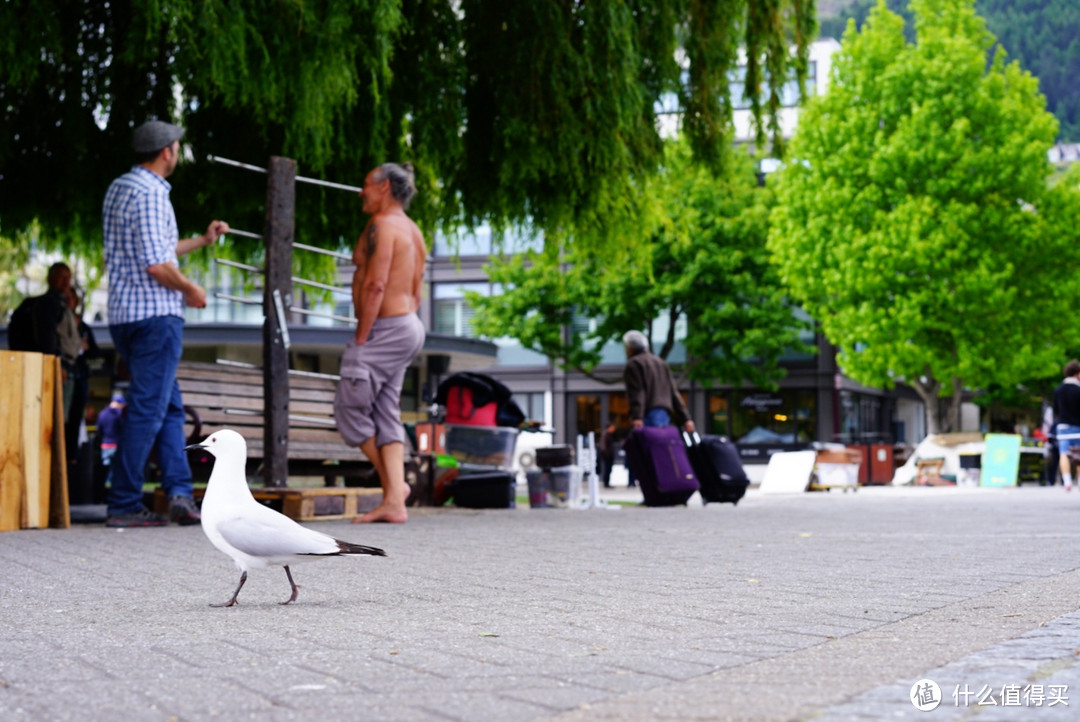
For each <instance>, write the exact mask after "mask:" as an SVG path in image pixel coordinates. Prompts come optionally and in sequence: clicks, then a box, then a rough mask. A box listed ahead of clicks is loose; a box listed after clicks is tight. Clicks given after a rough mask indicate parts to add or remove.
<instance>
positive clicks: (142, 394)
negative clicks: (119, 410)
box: [109, 316, 192, 516]
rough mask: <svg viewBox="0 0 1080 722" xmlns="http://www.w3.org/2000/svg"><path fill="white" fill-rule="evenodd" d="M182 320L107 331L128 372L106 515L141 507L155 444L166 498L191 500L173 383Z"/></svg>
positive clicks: (147, 321)
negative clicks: (121, 425)
mask: <svg viewBox="0 0 1080 722" xmlns="http://www.w3.org/2000/svg"><path fill="white" fill-rule="evenodd" d="M183 331H184V319H182V318H180V317H179V316H155V317H154V318H148V319H145V320H142V321H135V322H132V323H121V324H116V325H110V326H109V332H110V333H111V334H112V339H113V343H114V344H115V345H116V350H117V352H118V353H119V354H120V355H121V356H122V357H123V358H124V360H125V361H127V365H128V368H129V369H130V370H131V386H130V387H129V388H128V391H127V409H125V412H126V419H125V421H124V426H123V429H121V431H120V440H119V441H118V443H117V449H116V455H115V456H113V459H112V465H111V466H112V468H111V472H112V486H111V487H110V489H109V515H110V516H116V515H119V514H133V513H135V512H138V511H139V510H141V509H142V508H143V502H142V498H143V482H144V481H145V469H146V461H147V459H148V458H149V457H150V451H151V449H153V447H154V444H155V443H156V444H157V454H158V466H159V468H160V469H161V486H162V488H163V489H164V491H165V494H166V495H167V496H169V497H173V496H191V492H192V485H191V467H190V466H189V465H188V460H187V452H185V451H184V446H185V445H186V441H185V440H184V402H183V400H182V399H181V398H180V385H179V384H177V383H176V368H177V366H178V365H179V364H180V352H181V350H182V346H183V340H182V339H183Z"/></svg>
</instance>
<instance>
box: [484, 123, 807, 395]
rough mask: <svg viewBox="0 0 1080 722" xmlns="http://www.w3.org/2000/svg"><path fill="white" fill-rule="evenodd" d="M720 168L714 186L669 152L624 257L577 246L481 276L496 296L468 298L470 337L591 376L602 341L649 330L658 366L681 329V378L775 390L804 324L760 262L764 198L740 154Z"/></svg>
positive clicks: (686, 156)
mask: <svg viewBox="0 0 1080 722" xmlns="http://www.w3.org/2000/svg"><path fill="white" fill-rule="evenodd" d="M724 166H725V167H726V168H728V171H727V172H726V173H725V174H724V175H723V176H720V177H717V176H714V175H713V174H712V173H711V172H709V170H708V169H706V168H705V167H704V166H702V165H700V164H695V162H694V161H693V159H692V157H691V153H690V151H689V148H688V147H687V146H686V144H684V143H677V144H671V145H670V147H669V148H668V151H667V154H666V162H665V163H664V166H663V170H662V171H661V173H660V174H659V176H658V177H657V178H655V179H653V180H652V181H651V182H650V184H649V186H648V187H647V188H645V189H644V192H643V193H641V197H642V198H643V199H646V200H644V201H643V204H645V205H647V206H648V209H647V210H646V211H645V212H643V213H642V215H641V219H642V224H643V225H642V226H641V227H639V228H638V229H637V235H635V236H628V237H626V238H625V239H624V242H625V249H626V253H625V255H623V256H621V257H619V258H617V259H615V258H612V257H610V256H599V255H596V254H595V253H593V252H591V251H590V250H589V249H588V247H587V244H585V245H584V246H581V247H569V248H566V249H564V250H563V251H562V252H561V253H560V252H559V251H558V250H557V246H556V244H551V243H549V244H547V245H546V247H545V249H544V251H543V252H541V253H529V254H522V255H518V256H514V257H511V258H509V259H504V260H501V261H495V262H493V264H492V265H491V266H490V267H489V269H488V272H489V274H490V277H491V279H492V281H494V282H495V283H499V284H504V289H503V291H502V293H501V294H500V295H495V296H489V297H482V296H479V295H476V294H473V295H470V297H469V300H470V303H472V304H473V305H474V306H475V308H476V315H475V317H474V327H475V329H476V330H477V331H478V332H479V333H481V334H483V335H486V336H489V337H500V336H511V337H513V338H516V339H517V340H518V341H520V342H521V343H522V345H524V346H525V347H526V348H530V349H532V350H535V351H539V352H541V353H544V354H546V355H547V356H549V357H550V358H553V359H556V360H557V361H558V362H559V363H560V364H562V365H563V366H565V367H569V368H575V369H578V370H581V371H584V372H586V373H590V374H591V373H592V372H593V369H594V367H595V366H596V365H597V364H598V363H599V362H600V360H601V351H602V349H603V346H604V345H605V344H606V343H609V342H613V341H614V342H619V341H620V340H621V338H622V335H623V334H624V333H625V332H626V331H629V330H631V329H639V330H643V331H648V330H650V329H648V328H647V327H646V325H647V324H651V323H652V322H654V321H662V322H663V325H664V326H666V328H667V337H666V340H665V342H664V343H663V345H662V347H661V348H659V349H656V352H657V354H658V355H660V356H661V357H664V358H667V357H668V355H669V354H670V352H671V350H672V349H673V348H674V346H675V344H676V340H677V339H676V329H677V328H679V327H680V325H681V324H680V320H683V319H684V320H685V328H686V333H687V335H686V338H685V339H684V340H683V343H684V344H685V348H686V355H687V364H686V366H685V369H684V373H685V374H686V375H688V376H690V377H692V378H695V379H698V380H701V381H721V382H728V383H736V384H737V383H741V382H743V381H746V382H749V383H751V384H754V385H759V386H771V385H774V384H775V383H776V381H777V380H778V379H779V378H780V377H781V376H782V375H783V370H782V369H781V368H780V367H779V364H778V359H779V357H780V356H781V354H783V353H784V352H786V351H792V350H800V351H808V350H809V348H808V347H805V346H804V345H803V344H802V343H801V342H800V340H799V331H800V330H802V329H804V327H805V326H804V325H803V324H801V323H800V322H799V321H797V320H796V318H795V316H794V315H793V309H792V307H791V306H790V304H788V303H787V301H786V299H785V298H784V297H783V295H782V294H781V293H779V292H778V291H777V288H778V283H777V282H776V277H775V275H774V273H773V272H772V270H771V268H770V266H769V263H768V257H767V254H766V251H765V239H766V235H767V230H768V213H769V206H770V202H769V197H770V193H769V191H768V190H767V189H764V188H759V187H758V186H757V178H756V176H755V173H754V168H753V164H752V163H751V160H750V158H749V157H747V156H746V155H745V154H738V153H732V157H731V158H729V159H726V160H725V162H724ZM564 329H569V332H566V331H564ZM648 335H650V336H652V334H651V333H649V334H648ZM605 380H609V381H614V380H618V379H605Z"/></svg>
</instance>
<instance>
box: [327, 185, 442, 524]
mask: <svg viewBox="0 0 1080 722" xmlns="http://www.w3.org/2000/svg"><path fill="white" fill-rule="evenodd" d="M415 193H416V186H415V185H414V183H413V171H412V166H411V165H409V164H405V165H398V164H396V163H384V164H382V165H380V166H379V167H378V168H376V169H375V170H373V171H371V172H370V173H368V174H367V177H366V178H365V179H364V189H363V190H362V191H361V192H360V196H361V197H362V198H363V199H364V207H363V210H364V213H367V214H368V215H370V216H371V220H369V221H368V224H367V226H366V227H365V228H364V231H363V233H361V234H360V238H359V240H358V241H357V243H356V249H355V250H354V251H353V263H354V264H355V265H356V272H355V274H354V275H353V283H352V295H353V307H354V308H355V309H356V337H355V338H353V339H352V340H350V341H349V343H348V344H347V345H346V347H345V353H344V355H343V356H342V359H341V383H340V384H338V390H337V396H336V398H335V399H334V414H335V418H336V419H337V425H338V431H339V432H340V433H341V436H342V438H344V439H345V442H346V443H348V444H351V445H353V446H359V447H360V449H361V450H362V451H363V452H364V454H365V455H366V456H367V457H368V458H369V459H371V462H372V464H374V465H375V471H376V472H378V474H379V483H380V484H382V490H383V500H382V503H381V504H379V506H377V507H376V508H374V509H372V510H371V511H369V512H368V513H366V514H364V515H363V516H360V517H357V518H356V519H353V521H354V522H374V521H383V522H399V523H400V522H404V521H405V520H406V519H408V517H409V514H408V512H407V511H406V509H405V501H406V499H408V496H409V485H408V484H407V483H405V444H404V442H405V428H404V427H403V426H402V424H401V386H402V383H403V382H404V380H405V371H406V369H408V367H409V364H410V363H412V360H413V358H415V357H416V354H417V353H419V352H420V349H421V348H422V347H423V345H424V324H423V323H422V322H421V321H420V317H419V316H417V314H416V312H417V311H418V310H419V308H420V289H421V284H422V281H423V274H424V263H425V261H426V259H427V247H426V246H425V245H424V237H423V235H422V234H421V233H420V229H419V228H417V227H416V224H415V223H413V222H412V220H411V219H410V218H409V217H408V216H406V215H405V209H407V208H408V207H409V201H410V200H412V197H413V195H414V194H415Z"/></svg>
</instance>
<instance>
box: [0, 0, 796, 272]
mask: <svg viewBox="0 0 1080 722" xmlns="http://www.w3.org/2000/svg"><path fill="white" fill-rule="evenodd" d="M813 15H814V10H813V3H812V0H724V2H704V0H596V1H593V0H590V1H589V2H580V1H575V2H568V1H567V0H519V1H516V2H504V1H503V0H306V1H305V2H292V1H287V0H240V1H239V2H225V0H172V1H171V2H168V3H162V2H156V1H155V2H136V1H135V0H110V1H109V2H107V3H105V2H100V1H99V0H40V1H37V0H36V1H35V2H30V0H8V1H7V2H4V3H0V69H2V72H0V124H2V125H3V127H4V129H5V133H4V134H2V135H0V222H2V227H3V229H4V232H5V233H8V234H9V235H12V234H13V233H14V231H15V230H17V229H21V228H25V227H27V226H28V224H29V223H30V222H31V221H33V219H35V218H36V219H39V221H40V223H41V225H42V229H43V236H44V239H45V243H46V244H48V245H49V247H50V248H53V247H55V248H64V249H68V248H70V249H73V250H79V251H82V252H85V251H87V250H88V249H91V248H93V247H95V246H98V245H100V234H101V231H100V228H99V227H98V226H99V223H100V205H101V200H102V197H103V195H104V191H105V189H106V187H107V186H108V184H109V182H110V181H111V180H112V179H113V178H114V177H116V176H117V175H119V174H121V173H122V172H124V171H125V170H126V169H127V167H128V166H129V164H130V162H131V158H130V152H129V149H130V138H131V131H132V129H133V128H134V127H135V126H136V125H137V124H139V123H141V122H142V121H144V120H146V119H148V118H151V117H157V118H161V119H168V120H173V121H177V122H181V123H182V124H183V125H184V127H185V128H186V129H187V136H186V139H185V143H186V147H187V149H188V151H189V152H190V158H189V159H188V160H187V162H186V163H185V164H182V165H181V167H180V169H178V171H177V173H176V175H175V176H174V178H173V179H172V180H173V181H174V189H173V200H174V205H175V206H176V209H177V216H178V221H179V224H180V227H181V229H182V232H184V233H188V232H191V233H197V232H200V231H201V230H203V229H204V228H205V225H206V223H207V222H208V221H209V220H210V219H211V218H224V219H226V220H228V221H230V223H232V224H233V226H234V227H237V228H241V229H244V230H249V231H255V232H258V231H260V230H261V229H262V226H263V219H264V217H265V182H264V179H263V178H262V177H260V176H258V175H255V174H252V173H249V172H246V171H240V170H236V169H232V168H227V167H224V166H221V165H215V164H212V163H210V162H209V161H208V156H210V155H218V156H223V157H226V158H232V159H235V160H239V161H243V162H246V163H250V164H253V165H257V166H263V167H265V166H266V165H267V159H268V157H269V156H271V155H283V156H288V157H292V158H296V159H297V161H298V164H299V171H300V174H301V175H305V176H316V177H323V178H326V179H329V180H334V181H338V182H342V183H349V184H352V185H359V184H360V181H361V179H362V178H363V176H364V174H365V173H366V171H367V170H368V169H370V168H371V167H373V166H374V165H376V164H377V163H380V162H383V161H385V160H409V161H412V162H413V163H414V165H415V166H416V168H417V185H418V188H419V191H420V194H419V197H418V199H417V202H416V204H415V206H414V208H413V215H414V217H416V218H417V220H418V222H419V223H420V224H421V226H422V227H423V228H424V229H425V230H427V231H429V232H430V231H433V230H434V229H435V227H436V226H438V225H442V226H444V227H456V226H458V225H459V224H460V223H461V222H462V221H464V222H466V223H473V222H476V221H478V220H480V219H486V220H489V221H491V222H492V223H493V224H494V225H496V226H505V225H507V224H509V223H535V224H536V225H537V226H538V227H540V228H542V229H543V230H544V231H545V232H546V233H550V234H553V235H560V234H561V235H563V236H565V237H569V236H570V235H573V236H575V237H580V238H586V239H590V242H597V243H600V242H609V243H610V242H611V241H612V240H613V239H617V237H618V233H619V232H621V229H623V228H625V226H626V224H627V222H628V219H630V218H632V217H633V216H634V215H635V213H636V211H635V209H634V207H633V206H634V202H633V200H632V199H633V198H634V196H635V195H636V194H637V193H639V192H640V189H641V188H642V187H643V186H644V184H645V183H646V182H647V179H648V177H649V176H650V175H651V174H652V173H654V172H655V170H656V168H657V166H658V164H659V163H660V161H661V158H662V152H661V144H660V141H659V138H658V133H657V129H656V123H655V119H654V106H655V103H656V101H657V100H658V98H660V97H661V95H662V94H664V93H671V92H677V91H678V89H679V85H680V72H681V69H680V66H679V64H678V62H677V61H676V52H675V51H676V48H677V47H678V45H679V42H678V41H679V39H680V34H681V35H683V36H684V39H685V40H686V42H685V47H686V58H687V62H688V64H689V75H690V77H691V79H692V84H691V86H690V87H689V89H688V90H687V92H686V93H684V94H683V97H684V100H685V101H686V103H687V113H688V115H687V117H688V122H687V133H688V135H689V137H690V139H691V144H692V147H693V148H694V150H695V154H696V155H697V156H698V157H699V158H705V159H708V160H710V162H712V163H713V164H714V166H715V164H716V163H718V162H719V161H720V159H722V157H723V156H722V153H721V152H720V151H719V148H721V147H722V146H723V145H724V144H725V140H724V139H725V131H726V127H727V125H728V123H729V121H730V106H729V104H727V103H726V101H723V100H722V99H723V98H725V97H726V94H727V73H726V71H727V70H728V69H729V67H730V66H731V65H732V64H733V63H734V62H735V53H734V48H735V47H736V46H737V44H738V43H739V42H740V41H742V42H743V43H744V44H745V45H746V46H747V47H748V48H750V49H751V51H752V52H751V62H752V63H763V64H765V65H766V66H767V67H768V68H769V70H770V72H769V73H768V74H766V75H767V80H764V81H762V82H763V83H764V84H766V85H776V86H777V88H779V87H780V85H781V84H782V82H783V80H784V79H785V78H787V77H788V73H787V72H786V65H787V63H789V62H792V63H795V65H796V67H797V68H799V69H802V68H804V67H805V63H804V61H805V57H806V41H807V39H808V37H809V33H808V29H809V28H810V27H811V26H812V23H813ZM789 42H794V43H795V44H796V46H797V52H796V53H795V54H794V55H792V54H791V53H790V52H789V49H788V43H789ZM759 51H760V52H759ZM782 66H785V67H784V68H783V69H784V72H776V71H777V70H778V69H780V68H781V67H782ZM773 90H775V88H773ZM759 91H760V88H750V89H749V90H748V92H751V93H752V96H753V97H757V96H758V95H759ZM718 104H719V105H718ZM769 107H770V106H768V105H766V106H764V107H763V108H762V112H763V113H768V111H769ZM763 121H764V119H763ZM716 167H718V166H716ZM362 222H363V219H362V218H361V217H360V215H359V203H358V201H357V199H356V198H355V197H350V196H349V195H348V194H346V193H342V192H341V191H335V190H326V189H310V188H308V189H300V188H298V190H297V214H296V227H297V240H300V241H304V242H308V243H312V244H314V245H322V246H329V247H335V248H343V247H347V246H349V245H350V244H351V239H352V238H353V237H354V236H355V234H356V232H357V230H358V229H359V228H360V227H361V225H362ZM580 229H585V231H586V232H584V233H580V232H579V230H580ZM605 234H606V235H605ZM221 252H222V253H224V254H231V255H233V256H234V257H236V258H239V259H242V260H246V261H252V260H254V258H255V257H256V256H257V255H258V244H257V243H253V242H249V241H245V240H242V239H235V238H234V239H232V240H231V241H230V244H229V245H228V246H227V247H225V248H224V249H221ZM305 263H307V262H305ZM313 268H314V269H315V272H317V273H324V272H325V271H324V270H323V269H322V268H321V267H320V266H319V265H318V264H314V265H313Z"/></svg>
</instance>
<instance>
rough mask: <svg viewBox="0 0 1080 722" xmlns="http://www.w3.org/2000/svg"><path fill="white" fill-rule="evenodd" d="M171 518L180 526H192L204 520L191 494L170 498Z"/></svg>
mask: <svg viewBox="0 0 1080 722" xmlns="http://www.w3.org/2000/svg"><path fill="white" fill-rule="evenodd" d="M169 518H170V519H172V520H173V521H174V522H176V523H177V524H179V525H180V526H191V525H193V524H198V523H200V522H201V521H202V517H201V516H199V509H198V508H197V507H196V506H195V500H194V499H192V498H191V497H190V496H174V497H173V498H171V499H169Z"/></svg>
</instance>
